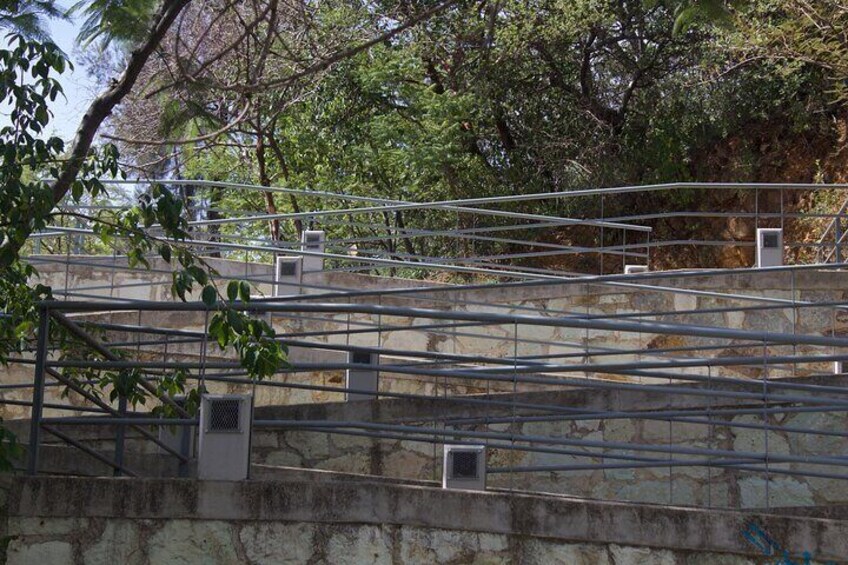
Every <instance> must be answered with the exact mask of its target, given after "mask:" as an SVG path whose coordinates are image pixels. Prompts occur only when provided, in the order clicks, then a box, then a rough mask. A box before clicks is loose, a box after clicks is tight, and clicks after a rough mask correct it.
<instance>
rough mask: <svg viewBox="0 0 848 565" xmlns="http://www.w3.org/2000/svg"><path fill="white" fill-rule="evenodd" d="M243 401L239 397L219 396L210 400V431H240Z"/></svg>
mask: <svg viewBox="0 0 848 565" xmlns="http://www.w3.org/2000/svg"><path fill="white" fill-rule="evenodd" d="M241 407H242V401H241V399H238V398H219V399H216V400H210V401H209V429H208V430H207V431H210V432H240V431H241V428H240V427H239V426H240V420H241Z"/></svg>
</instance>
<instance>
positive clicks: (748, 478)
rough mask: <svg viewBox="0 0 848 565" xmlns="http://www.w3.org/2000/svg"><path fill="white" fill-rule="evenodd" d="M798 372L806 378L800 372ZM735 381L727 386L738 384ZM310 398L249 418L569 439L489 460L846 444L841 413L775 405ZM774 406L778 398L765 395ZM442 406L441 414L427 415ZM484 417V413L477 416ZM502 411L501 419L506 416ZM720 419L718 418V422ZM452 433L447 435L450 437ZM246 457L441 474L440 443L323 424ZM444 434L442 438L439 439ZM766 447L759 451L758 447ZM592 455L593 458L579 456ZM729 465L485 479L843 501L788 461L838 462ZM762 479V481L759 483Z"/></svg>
mask: <svg viewBox="0 0 848 565" xmlns="http://www.w3.org/2000/svg"><path fill="white" fill-rule="evenodd" d="M799 380H800V381H803V380H804V379H799ZM817 382H818V383H819V384H822V385H830V386H835V387H843V386H845V385H846V384H848V379H846V378H845V377H826V378H818V379H817ZM741 388H742V387H741V386H740V387H735V388H734V387H724V388H723V390H730V391H733V390H740V389H741ZM495 398H496V399H499V400H505V401H509V400H511V399H514V400H515V401H516V402H519V403H529V404H532V403H534V402H535V403H541V402H546V403H549V404H552V405H557V406H567V407H569V408H572V409H574V410H584V411H590V412H591V411H598V410H607V411H640V412H642V413H650V412H651V411H653V410H663V409H674V410H678V409H687V408H688V409H696V410H699V411H701V415H702V416H704V415H707V414H709V410H715V411H717V412H720V411H721V410H722V409H723V408H728V407H731V406H732V407H734V408H743V409H744V408H750V409H752V410H758V409H762V404H751V405H747V406H746V405H744V404H739V403H732V404H730V403H728V402H727V401H726V400H725V401H724V402H721V400H715V399H711V398H709V397H679V396H677V397H675V396H663V395H657V394H652V393H647V392H638V391H563V392H556V393H551V392H549V393H527V394H519V395H517V396H512V395H499V396H496V397H495ZM352 404H353V405H351V404H338V405H332V404H330V405H323V406H320V407H319V406H316V407H309V406H300V407H289V408H286V407H268V408H260V409H258V411H257V418H261V419H284V420H300V419H308V420H331V421H373V422H383V423H392V422H397V423H404V424H407V425H421V426H427V427H436V428H437V429H446V432H449V431H450V430H451V429H458V430H472V431H481V432H494V433H501V434H505V436H504V437H502V438H500V439H489V440H486V439H479V440H475V439H473V438H459V439H461V440H462V441H468V442H477V443H488V442H492V443H493V444H494V443H500V444H504V443H506V444H509V443H510V440H509V436H510V434H514V435H516V436H518V435H523V436H539V437H542V438H545V439H550V440H553V441H558V440H563V441H565V442H566V445H556V444H550V443H545V442H540V443H537V444H535V445H536V446H542V447H548V448H553V449H559V450H565V451H572V452H573V453H571V454H565V453H543V452H527V451H520V450H508V449H496V448H490V449H489V450H488V460H487V467H488V468H494V469H497V468H505V467H526V466H585V465H600V464H602V463H616V462H619V463H622V461H620V460H617V459H615V457H608V458H603V457H602V455H603V453H605V451H604V450H598V449H590V448H589V447H587V446H585V445H581V443H583V442H593V441H603V442H614V443H619V444H627V445H631V446H632V447H633V449H631V450H627V449H625V450H620V449H619V450H615V451H612V450H607V451H606V452H607V453H609V454H610V456H614V455H625V456H631V455H632V456H642V457H653V458H656V459H664V458H669V457H670V456H669V455H668V454H666V453H662V452H655V451H641V450H640V449H639V448H644V447H651V446H653V447H658V448H660V449H662V448H665V447H670V446H673V447H676V448H691V449H711V450H724V451H732V452H734V453H740V454H741V453H765V452H766V451H767V453H768V454H769V455H770V456H771V457H772V458H774V457H776V456H780V455H789V456H796V457H807V456H820V457H838V456H841V455H844V454H845V453H848V437H846V433H845V430H846V429H848V414H846V413H845V412H838V411H836V412H827V413H810V412H800V413H788V414H782V413H778V414H773V415H770V416H769V417H768V419H767V422H768V424H770V425H773V426H775V427H778V428H779V429H778V430H774V431H768V432H764V431H763V430H756V429H751V428H746V427H744V426H745V425H746V424H757V425H760V424H761V423H762V416H761V415H758V414H747V415H739V416H735V417H726V416H722V415H720V414H719V415H714V416H713V419H714V420H715V421H716V422H717V423H716V424H715V425H705V424H701V423H694V422H680V421H671V422H669V421H668V420H650V419H633V418H618V419H595V418H592V419H587V418H576V417H575V418H572V419H568V420H565V421H562V420H559V421H525V422H522V421H517V422H515V423H512V422H510V421H509V420H510V410H509V409H508V408H497V407H475V406H468V405H465V406H463V405H462V404H461V403H455V404H450V405H445V404H441V405H438V406H436V405H435V404H433V403H431V402H425V401H411V400H410V401H405V400H395V401H390V400H384V401H377V402H371V403H369V402H363V403H352ZM771 406H772V407H775V406H777V405H774V404H773V405H771ZM433 414H439V416H440V417H441V418H442V419H441V420H433V419H432V415H433ZM534 414H539V412H535V413H534V412H533V411H532V410H518V411H516V412H515V415H516V416H518V417H522V416H526V417H530V418H532V417H533V415H534ZM462 418H484V421H483V422H480V423H479V424H476V425H450V424H448V425H447V426H446V424H445V421H450V420H452V419H454V420H455V419H462ZM486 418H488V419H490V420H491V421H492V423H488V424H487V423H485V419H486ZM504 420H506V421H504ZM718 422H726V424H727V425H721V424H720V423H718ZM780 428H790V429H792V428H795V429H801V430H803V429H814V430H821V431H824V432H825V433H828V432H829V433H830V434H831V435H812V434H808V433H800V432H792V433H790V432H787V431H786V430H784V429H780ZM449 437H450V435H449V433H448V438H449ZM254 438H255V439H254V449H253V461H254V462H255V463H262V464H266V465H282V466H290V467H301V468H308V469H324V470H329V471H338V472H351V473H364V474H373V475H380V476H385V477H394V478H403V479H412V480H432V481H436V480H441V463H442V447H441V445H437V444H434V443H426V442H415V441H405V440H399V439H377V438H369V437H357V436H350V435H343V434H331V433H325V432H322V431H317V430H316V431H300V430H268V429H258V430H257V432H256V434H255V436H254ZM448 441H449V439H448ZM766 445H767V446H768V449H767V450H766ZM580 453H587V454H588V453H591V454H592V455H593V456H581V455H579V454H580ZM673 457H674V458H675V459H676V460H686V459H690V460H703V459H704V456H702V455H697V454H690V455H680V454H676V455H674V456H673ZM752 466H754V467H759V469H760V470H744V471H743V470H729V469H726V468H721V467H706V466H685V465H683V466H674V467H670V466H663V465H654V466H645V467H638V466H637V467H636V468H621V469H575V470H561V471H544V472H514V473H492V474H490V475H489V477H488V484H489V485H490V486H491V487H493V488H509V489H517V490H527V491H541V492H552V493H562V494H567V495H572V496H579V497H589V498H594V499H601V500H623V501H632V502H649V503H659V504H676V505H686V506H699V507H713V508H766V507H781V506H812V505H830V504H834V503H848V480H845V479H835V478H819V477H806V476H799V475H797V474H793V473H792V472H793V471H817V472H819V473H829V474H835V475H843V474H844V469H841V468H839V467H829V466H825V465H813V464H811V463H802V462H792V463H775V462H772V463H770V465H769V467H768V472H766V470H765V467H764V466H763V465H762V464H759V465H754V464H752ZM766 477H768V481H766V480H765V479H766Z"/></svg>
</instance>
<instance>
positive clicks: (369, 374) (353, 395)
mask: <svg viewBox="0 0 848 565" xmlns="http://www.w3.org/2000/svg"><path fill="white" fill-rule="evenodd" d="M347 362H348V363H353V364H356V365H371V366H372V367H373V369H365V368H363V369H347V370H346V371H345V388H352V389H356V390H357V391H367V392H348V393H347V394H346V399H347V401H348V402H350V401H352V400H374V399H375V398H377V387H378V384H379V379H380V372H379V371H378V370H377V367H378V366H379V365H380V354H379V353H372V352H370V351H362V350H360V351H357V350H353V351H349V352H348V354H347Z"/></svg>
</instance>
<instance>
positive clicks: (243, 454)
mask: <svg viewBox="0 0 848 565" xmlns="http://www.w3.org/2000/svg"><path fill="white" fill-rule="evenodd" d="M252 420H253V398H252V397H251V396H250V395H244V394H204V395H203V396H202V397H201V399H200V437H199V440H198V443H197V476H198V478H200V479H210V480H218V481H240V480H243V479H246V478H247V476H248V472H249V469H250V431H251V430H250V427H251V424H252Z"/></svg>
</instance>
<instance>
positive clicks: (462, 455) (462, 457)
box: [450, 450, 480, 479]
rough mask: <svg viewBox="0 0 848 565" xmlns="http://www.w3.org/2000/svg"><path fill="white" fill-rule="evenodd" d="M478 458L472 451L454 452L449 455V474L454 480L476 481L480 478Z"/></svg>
mask: <svg viewBox="0 0 848 565" xmlns="http://www.w3.org/2000/svg"><path fill="white" fill-rule="evenodd" d="M479 463H480V458H479V457H478V456H477V454H476V453H475V452H473V451H458V450H456V451H454V452H453V453H452V454H451V470H450V474H451V476H452V477H453V478H454V479H476V478H477V477H479V476H480V469H479Z"/></svg>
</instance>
